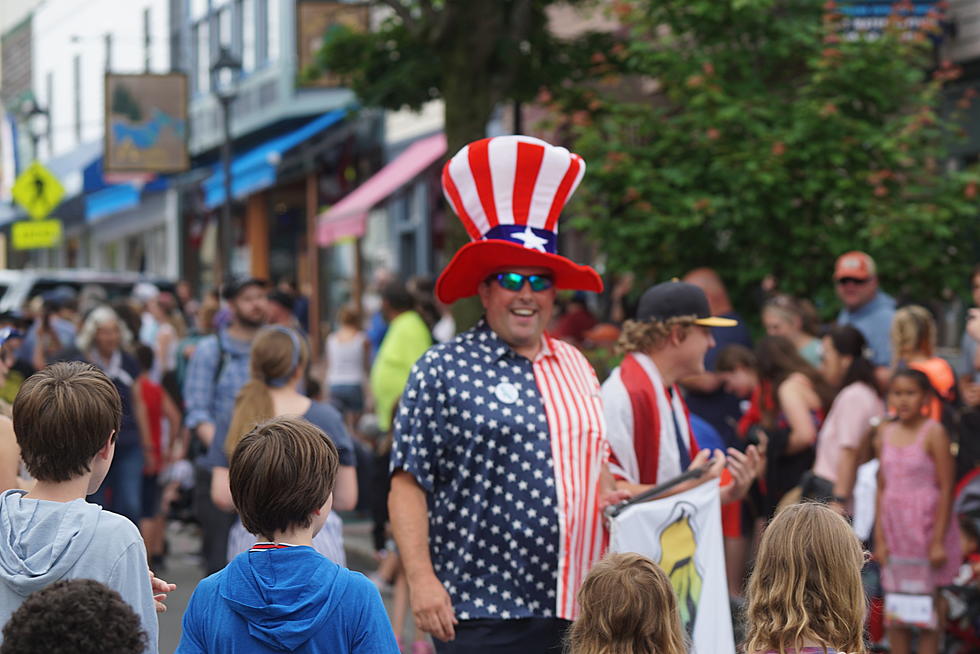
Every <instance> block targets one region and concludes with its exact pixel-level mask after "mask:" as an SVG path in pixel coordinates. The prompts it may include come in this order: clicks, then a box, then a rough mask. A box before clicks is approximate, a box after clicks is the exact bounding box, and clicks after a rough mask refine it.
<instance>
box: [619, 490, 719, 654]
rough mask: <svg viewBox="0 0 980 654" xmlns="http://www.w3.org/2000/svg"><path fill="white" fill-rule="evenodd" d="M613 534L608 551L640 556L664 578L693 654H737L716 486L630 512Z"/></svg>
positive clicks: (646, 504) (642, 505)
mask: <svg viewBox="0 0 980 654" xmlns="http://www.w3.org/2000/svg"><path fill="white" fill-rule="evenodd" d="M611 532H612V533H611V540H610V547H609V549H610V550H611V551H613V552H636V553H637V554H642V555H644V556H646V557H649V558H650V559H652V560H653V561H655V562H656V563H657V564H658V565H659V566H660V567H661V568H662V569H663V571H664V572H666V573H667V576H668V577H669V578H670V582H671V584H673V586H674V592H675V593H676V594H677V607H678V609H679V610H680V614H681V626H682V627H683V628H684V629H685V631H686V632H687V635H688V636H689V637H690V638H691V642H692V645H691V652H693V653H694V654H735V637H734V635H733V633H732V616H731V609H730V606H729V603H728V579H727V577H726V573H725V550H724V544H723V542H722V532H721V500H720V496H719V490H718V483H717V482H708V483H705V484H701V485H700V486H697V487H696V488H692V489H691V490H689V491H685V492H683V493H679V494H677V495H671V496H670V497H666V498H664V499H660V500H653V501H650V502H643V503H640V504H635V505H633V506H630V507H629V508H627V509H626V510H624V511H623V512H622V513H620V514H619V516H617V517H615V518H613V519H612V527H611Z"/></svg>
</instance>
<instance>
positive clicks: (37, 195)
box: [12, 161, 65, 220]
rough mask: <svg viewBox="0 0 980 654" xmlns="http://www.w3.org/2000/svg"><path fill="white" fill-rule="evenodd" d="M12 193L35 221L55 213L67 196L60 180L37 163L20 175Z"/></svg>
mask: <svg viewBox="0 0 980 654" xmlns="http://www.w3.org/2000/svg"><path fill="white" fill-rule="evenodd" d="M12 191H13V196H14V200H15V201H16V202H17V204H19V205H20V206H22V207H24V209H26V210H27V213H28V214H30V216H31V218H33V219H34V220H40V219H41V218H44V217H45V216H47V215H48V214H49V213H51V212H52V211H54V208H55V207H57V206H58V203H59V202H61V198H62V197H64V195H65V189H64V188H63V187H62V186H61V182H59V181H58V178H56V177H55V176H54V175H52V174H51V171H50V170H48V169H47V168H45V167H44V166H42V165H41V164H39V163H38V162H36V161H35V162H33V163H31V165H30V166H28V168H27V170H25V171H24V172H22V173H21V174H20V176H19V177H18V178H17V180H16V181H15V182H14V187H13V189H12Z"/></svg>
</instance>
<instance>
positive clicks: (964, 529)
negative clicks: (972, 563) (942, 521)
mask: <svg viewBox="0 0 980 654" xmlns="http://www.w3.org/2000/svg"><path fill="white" fill-rule="evenodd" d="M957 521H958V522H959V525H960V550H961V551H962V552H963V554H964V555H970V554H977V553H980V515H978V514H977V512H975V511H974V512H970V513H961V514H959V515H958V516H957Z"/></svg>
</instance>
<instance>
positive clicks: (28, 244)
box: [10, 218, 61, 250]
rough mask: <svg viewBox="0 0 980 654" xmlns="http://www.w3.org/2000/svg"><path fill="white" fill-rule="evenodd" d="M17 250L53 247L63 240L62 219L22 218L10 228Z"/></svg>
mask: <svg viewBox="0 0 980 654" xmlns="http://www.w3.org/2000/svg"><path fill="white" fill-rule="evenodd" d="M10 235H11V237H12V241H13V245H14V249H15V250H39V249H43V248H52V247H54V246H56V245H58V243H59V242H60V241H61V221H60V220H58V219H57V218H55V219H53V220H21V221H18V222H16V223H14V224H13V225H12V227H11V230H10Z"/></svg>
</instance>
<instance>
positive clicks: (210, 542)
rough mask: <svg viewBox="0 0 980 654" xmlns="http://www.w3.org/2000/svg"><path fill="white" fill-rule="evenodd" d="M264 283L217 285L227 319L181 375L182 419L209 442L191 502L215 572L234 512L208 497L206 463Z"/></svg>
mask: <svg viewBox="0 0 980 654" xmlns="http://www.w3.org/2000/svg"><path fill="white" fill-rule="evenodd" d="M268 286H269V285H268V283H267V282H266V281H265V280H262V279H257V278H255V277H233V278H232V279H230V280H229V281H228V282H227V283H226V284H225V285H224V286H223V287H222V289H221V296H222V297H223V298H224V299H225V300H226V301H227V303H228V309H229V311H230V313H231V324H230V325H229V326H228V327H224V328H222V329H220V330H218V333H217V334H214V335H211V336H206V337H205V338H203V339H201V340H200V341H199V342H198V344H197V347H196V348H195V350H194V354H193V355H192V356H191V359H190V362H189V363H188V366H187V373H186V376H185V378H184V398H186V402H187V414H186V416H185V418H184V424H185V425H187V428H188V429H190V430H191V433H193V434H194V435H196V436H197V438H198V439H200V441H201V443H203V444H204V445H205V446H206V447H208V448H209V453H208V454H207V455H204V456H201V457H199V458H198V459H197V460H196V461H195V462H194V463H195V467H196V472H197V475H196V484H195V498H194V502H195V505H196V509H197V512H198V518H199V519H200V521H201V525H202V530H203V541H204V543H203V549H204V564H205V568H206V574H212V573H214V572H217V571H218V570H220V569H221V568H223V567H224V566H225V563H226V562H227V547H228V529H229V528H230V527H231V525H232V523H234V521H235V517H234V515H233V514H229V513H224V512H222V511H221V510H220V509H218V508H217V507H215V506H214V503H213V502H212V501H211V469H212V468H213V467H214V466H215V464H216V462H217V461H223V459H221V458H219V456H218V455H219V454H220V453H221V452H222V451H223V449H224V443H225V435H226V431H227V429H228V425H229V423H230V422H231V414H232V411H233V410H234V408H235V397H236V396H237V395H238V391H239V390H240V389H241V387H242V386H244V385H245V382H247V381H248V380H249V376H250V373H249V367H248V361H249V352H250V350H251V348H252V339H254V338H255V334H256V333H257V332H258V330H259V328H260V327H262V325H264V324H265V322H266V319H267V316H268V299H267V297H266V293H267V290H268Z"/></svg>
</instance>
